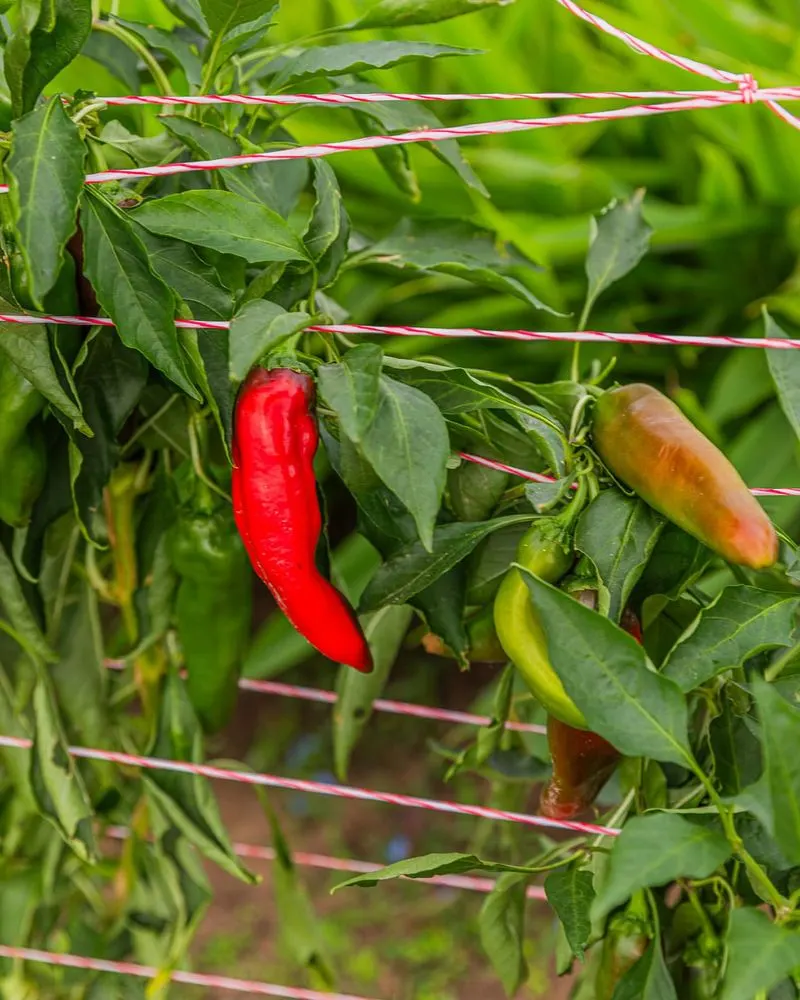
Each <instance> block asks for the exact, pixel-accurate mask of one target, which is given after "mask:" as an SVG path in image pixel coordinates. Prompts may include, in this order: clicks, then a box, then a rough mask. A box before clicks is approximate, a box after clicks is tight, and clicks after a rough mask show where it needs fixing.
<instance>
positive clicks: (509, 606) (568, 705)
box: [494, 517, 586, 729]
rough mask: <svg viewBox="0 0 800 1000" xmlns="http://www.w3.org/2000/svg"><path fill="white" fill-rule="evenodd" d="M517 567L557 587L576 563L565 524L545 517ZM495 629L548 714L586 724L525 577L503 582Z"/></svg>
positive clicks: (524, 544)
mask: <svg viewBox="0 0 800 1000" xmlns="http://www.w3.org/2000/svg"><path fill="white" fill-rule="evenodd" d="M516 562H517V563H519V565H520V566H523V567H524V568H525V569H527V570H530V572H531V573H533V574H535V575H536V576H538V577H539V579H541V580H544V581H545V582H546V583H555V582H556V581H558V580H560V579H561V577H562V576H564V574H565V573H566V572H567V570H568V569H569V568H570V566H571V565H572V562H573V553H572V549H571V548H570V546H569V545H568V544H567V542H566V541H565V533H564V526H563V522H562V521H560V520H559V519H558V518H555V517H553V518H541V519H539V520H537V521H534V523H533V524H532V525H531V527H530V528H529V529H528V531H526V533H525V534H524V535H523V536H522V539H521V541H520V543H519V548H518V549H517V556H516ZM494 624H495V628H496V629H497V635H498V638H499V639H500V642H501V644H502V646H503V649H504V650H505V652H506V655H507V656H508V658H509V659H510V660H511V661H512V662H513V663H514V666H515V667H516V668H517V669H518V670H519V672H520V673H521V674H522V676H523V678H524V680H525V683H526V684H527V685H528V687H529V688H530V690H531V691H532V693H533V694H534V695H535V696H536V698H537V699H538V700H539V701H540V702H541V704H542V705H543V706H544V707H545V708H546V709H547V711H548V712H549V713H550V715H552V716H554V717H555V718H557V719H560V720H561V721H562V722H566V723H567V725H569V726H574V727H575V728H576V729H585V728H586V720H585V719H584V717H583V715H582V713H581V712H580V711H579V710H578V708H577V706H576V705H575V703H574V702H573V701H572V699H571V698H570V697H569V695H568V694H567V692H566V691H565V690H564V685H563V684H562V683H561V680H560V678H559V676H558V674H557V673H556V672H555V670H554V669H553V667H552V665H551V663H550V658H549V656H548V653H547V638H546V637H545V634H544V630H543V629H542V626H541V623H540V622H539V619H538V617H537V614H536V609H535V607H534V605H533V602H532V600H531V592H530V590H529V589H528V585H527V584H526V583H525V580H524V578H523V576H522V574H521V573H520V572H519V570H518V569H515V568H514V567H512V568H511V569H510V570H509V571H508V573H506V575H505V577H504V578H503V582H502V583H501V584H500V589H499V590H498V592H497V597H496V598H495V602H494Z"/></svg>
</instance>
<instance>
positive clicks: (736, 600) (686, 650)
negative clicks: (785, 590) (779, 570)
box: [662, 585, 800, 692]
mask: <svg viewBox="0 0 800 1000" xmlns="http://www.w3.org/2000/svg"><path fill="white" fill-rule="evenodd" d="M799 601H800V598H797V597H794V596H793V595H791V594H771V593H769V592H767V591H764V590H759V589H758V588H757V587H747V586H744V585H738V586H733V587H726V588H725V590H723V591H722V592H721V593H720V595H719V596H718V597H717V599H716V600H715V601H714V603H713V604H710V605H709V606H708V607H707V608H703V610H702V611H701V612H700V614H699V615H698V616H697V618H695V620H694V621H693V622H692V624H691V625H690V626H689V628H688V629H687V630H686V632H684V634H683V635H682V636H681V637H680V639H679V640H678V642H677V643H676V644H675V646H674V647H673V649H672V651H671V652H670V653H669V655H668V657H667V660H666V663H665V664H664V666H663V668H662V671H663V673H664V675H665V676H666V677H669V678H670V679H671V680H673V681H674V682H675V683H676V684H677V685H678V686H679V687H680V689H681V690H682V691H686V692H688V691H693V690H694V689H695V688H697V687H700V685H701V684H704V683H705V682H706V681H708V680H710V679H711V678H712V677H716V676H717V674H720V673H722V672H723V671H724V670H731V669H733V668H734V667H739V666H741V665H742V664H743V663H744V662H745V660H747V659H749V658H750V657H751V656H755V654H756V653H760V652H762V651H763V650H767V649H775V648H776V647H780V646H790V645H791V644H792V641H793V635H794V629H795V618H796V613H797V606H798V602H799Z"/></svg>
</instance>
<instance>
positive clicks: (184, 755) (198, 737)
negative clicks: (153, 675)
mask: <svg viewBox="0 0 800 1000" xmlns="http://www.w3.org/2000/svg"><path fill="white" fill-rule="evenodd" d="M149 752H150V755H151V756H153V757H164V758H167V759H170V760H184V761H193V762H195V763H201V762H202V760H203V735H202V732H201V729H200V724H199V722H198V721H197V717H196V716H195V714H194V710H193V709H192V706H191V704H190V703H189V699H188V697H187V695H186V690H185V687H184V683H183V681H182V680H181V679H180V678H179V677H178V676H177V675H176V674H174V673H170V674H169V675H168V677H167V680H166V683H165V687H164V692H163V697H162V702H161V707H160V712H159V719H158V731H157V733H156V738H155V742H154V743H153V745H152V746H151V747H150V751H149ZM142 778H143V780H144V782H145V784H146V785H147V788H148V790H149V792H150V794H151V795H152V796H153V798H154V799H155V801H156V803H157V805H158V807H159V808H160V809H162V810H163V812H164V814H165V815H166V816H168V817H169V819H170V821H171V822H172V823H174V824H175V826H176V827H178V829H179V830H180V831H181V833H183V835H184V836H185V837H186V838H187V839H188V840H189V841H190V842H191V843H192V844H194V845H195V847H196V848H197V849H198V850H199V851H200V852H201V853H202V854H204V855H205V856H206V857H207V858H208V859H209V860H210V861H213V862H215V863H216V864H218V865H219V866H220V867H221V868H222V869H223V870H224V871H226V872H228V874H230V875H234V876H235V877H236V878H240V879H242V880H243V881H245V882H255V881H256V879H255V877H254V876H253V875H251V874H250V872H248V871H247V869H246V868H244V867H243V865H242V863H241V862H240V861H239V859H238V858H237V856H236V854H235V852H234V849H233V845H232V844H231V842H230V839H229V837H228V833H227V831H226V830H225V827H224V825H223V823H222V820H221V818H220V815H219V808H218V806H217V803H216V800H215V799H214V795H213V792H212V791H211V787H210V785H209V783H208V781H207V780H206V779H205V778H201V777H199V776H198V775H193V774H179V773H177V772H170V771H147V772H144V773H143V775H142Z"/></svg>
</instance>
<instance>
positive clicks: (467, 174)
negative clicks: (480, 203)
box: [347, 80, 489, 201]
mask: <svg viewBox="0 0 800 1000" xmlns="http://www.w3.org/2000/svg"><path fill="white" fill-rule="evenodd" d="M374 89H375V88H374V87H372V86H370V85H368V84H363V83H358V82H357V81H355V80H354V81H353V82H352V83H351V82H350V81H348V82H347V90H348V91H350V92H351V93H358V92H359V91H360V90H370V91H372V90H374ZM354 114H355V118H356V121H357V122H358V123H359V125H360V126H361V130H362V132H363V133H364V135H374V134H375V132H381V133H393V132H408V131H411V130H413V129H420V128H441V127H442V124H443V123H442V121H441V119H439V118H437V117H436V115H435V114H434V113H433V112H432V111H431V110H430V109H429V108H427V107H425V106H424V105H423V104H415V103H413V102H403V103H402V104H400V103H391V104H389V103H387V104H383V103H373V104H369V105H363V106H361V107H359V108H358V111H356V112H354ZM423 147H424V148H425V149H427V150H429V151H430V152H431V153H433V155H434V156H435V157H436V158H437V159H438V160H441V162H442V163H444V164H446V165H447V166H448V167H450V169H451V170H453V171H455V173H456V174H458V176H459V177H460V178H461V180H462V181H463V182H464V183H465V184H466V185H467V186H468V187H471V188H472V189H473V190H474V191H478V192H480V194H482V195H483V196H484V197H485V198H488V197H489V192H488V191H487V190H486V188H485V186H484V184H483V182H482V181H481V179H480V178H479V177H478V176H477V175H476V174H475V171H474V170H473V169H472V167H471V166H470V165H469V163H467V161H466V160H465V159H464V156H463V154H462V152H461V147H460V146H459V144H458V141H457V140H456V139H443V140H439V141H437V142H431V143H424V144H423ZM375 153H376V156H377V157H378V160H379V161H380V163H381V165H382V166H383V168H384V170H385V171H386V172H387V174H388V175H389V176H390V177H391V178H392V180H393V181H394V183H395V184H396V185H397V186H398V188H399V189H400V190H401V191H402V192H403V193H404V194H406V195H408V197H410V198H411V199H412V200H413V201H418V200H419V198H420V191H419V185H418V183H417V178H416V174H415V173H414V171H413V168H412V166H411V158H410V156H409V150H408V147H407V146H387V147H385V148H383V149H378V150H376V151H375Z"/></svg>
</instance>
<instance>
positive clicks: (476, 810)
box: [0, 736, 620, 837]
mask: <svg viewBox="0 0 800 1000" xmlns="http://www.w3.org/2000/svg"><path fill="white" fill-rule="evenodd" d="M0 746H4V747H10V748H12V749H16V750H30V749H31V747H32V746H33V741H32V740H29V739H24V738H21V737H18V736H0ZM68 750H69V753H70V754H71V755H72V756H73V757H77V758H79V759H81V760H104V761H108V762H109V763H111V764H120V765H122V766H124V767H141V768H144V769H146V770H150V771H171V772H174V773H176V774H192V775H196V776H198V777H201V778H210V779H212V780H216V781H232V782H236V783H238V784H242V785H259V786H261V787H264V788H282V789H284V790H287V791H292V792H303V793H306V794H309V795H328V796H332V797H334V798H340V799H351V800H356V801H360V802H383V803H385V804H387V805H395V806H401V807H402V808H406V809H426V810H428V811H430V812H440V813H451V814H455V815H460V816H472V817H475V818H477V819H489V820H496V821H498V822H505V823H521V824H522V825H523V826H533V827H543V828H545V829H550V830H570V831H572V832H573V833H582V834H586V835H588V836H608V837H616V836H617V835H618V834H619V832H620V831H619V830H618V829H616V828H614V827H607V826H598V825H597V824H595V823H578V822H574V821H568V820H555V819H548V818H547V817H545V816H531V815H529V814H527V813H518V812H509V811H506V810H503V809H491V808H489V807H488V806H474V805H467V804H466V803H462V802H448V801H445V800H442V799H423V798H419V797H418V796H416V795H400V794H397V793H395V792H378V791H375V790H374V789H370V788H358V787H355V786H350V785H334V784H326V783H325V782H321V781H307V780H305V779H302V778H284V777H280V776H279V775H275V774H254V773H252V772H250V771H234V770H232V769H230V768H224V767H216V766H214V765H212V764H196V763H193V762H192V761H184V760H169V759H167V758H164V757H146V756H143V755H141V754H132V753H123V752H121V751H118V750H101V749H97V748H95V747H69V748H68Z"/></svg>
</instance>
